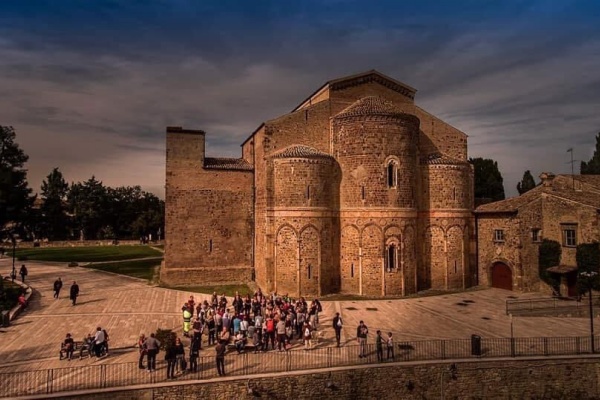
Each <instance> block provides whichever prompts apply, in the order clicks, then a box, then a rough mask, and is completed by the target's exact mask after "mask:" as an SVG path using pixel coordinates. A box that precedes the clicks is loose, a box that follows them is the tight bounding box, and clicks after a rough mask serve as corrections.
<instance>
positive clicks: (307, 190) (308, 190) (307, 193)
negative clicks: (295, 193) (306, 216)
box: [306, 185, 310, 200]
mask: <svg viewBox="0 0 600 400" xmlns="http://www.w3.org/2000/svg"><path fill="white" fill-rule="evenodd" d="M306 198H307V199H309V200H310V185H308V186H307V187H306Z"/></svg>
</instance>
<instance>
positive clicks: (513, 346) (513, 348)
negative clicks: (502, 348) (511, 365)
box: [510, 337, 516, 358]
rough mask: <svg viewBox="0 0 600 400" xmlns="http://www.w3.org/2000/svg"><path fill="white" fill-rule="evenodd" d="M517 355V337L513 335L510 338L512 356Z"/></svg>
mask: <svg viewBox="0 0 600 400" xmlns="http://www.w3.org/2000/svg"><path fill="white" fill-rule="evenodd" d="M515 355H516V351H515V338H514V337H511V338H510V356H511V357H513V358H514V357H515Z"/></svg>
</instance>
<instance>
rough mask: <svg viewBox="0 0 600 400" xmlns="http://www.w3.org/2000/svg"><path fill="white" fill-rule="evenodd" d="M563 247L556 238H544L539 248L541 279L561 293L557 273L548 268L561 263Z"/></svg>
mask: <svg viewBox="0 0 600 400" xmlns="http://www.w3.org/2000/svg"><path fill="white" fill-rule="evenodd" d="M561 254H562V248H561V245H560V243H558V242H557V241H555V240H550V239H544V240H543V241H542V243H541V244H540V247H539V248H538V267H539V275H540V279H541V280H542V281H544V282H546V283H547V284H548V285H550V286H551V287H552V289H553V290H554V292H555V293H557V294H560V279H559V277H558V276H557V275H556V274H553V273H551V272H548V271H547V270H548V268H550V267H555V266H557V265H558V264H560V256H561Z"/></svg>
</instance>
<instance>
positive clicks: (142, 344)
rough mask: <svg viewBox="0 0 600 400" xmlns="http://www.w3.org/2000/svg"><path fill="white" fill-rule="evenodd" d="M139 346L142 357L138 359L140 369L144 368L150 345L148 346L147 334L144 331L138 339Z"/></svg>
mask: <svg viewBox="0 0 600 400" xmlns="http://www.w3.org/2000/svg"><path fill="white" fill-rule="evenodd" d="M138 348H139V351H140V358H139V360H138V367H139V369H144V368H145V367H144V357H146V355H147V354H148V346H146V336H145V335H144V334H143V333H142V334H141V335H140V338H139V339H138Z"/></svg>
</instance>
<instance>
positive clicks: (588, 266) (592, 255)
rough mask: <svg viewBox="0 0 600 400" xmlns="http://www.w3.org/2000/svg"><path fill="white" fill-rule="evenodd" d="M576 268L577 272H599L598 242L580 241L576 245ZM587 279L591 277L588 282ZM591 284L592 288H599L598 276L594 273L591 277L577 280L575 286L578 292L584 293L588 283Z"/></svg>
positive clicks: (599, 279) (599, 255) (599, 246)
mask: <svg viewBox="0 0 600 400" xmlns="http://www.w3.org/2000/svg"><path fill="white" fill-rule="evenodd" d="M575 257H576V259H577V269H578V272H579V273H581V272H595V273H596V274H598V273H599V271H598V269H599V267H600V245H599V244H598V242H593V243H582V244H580V245H578V246H577V253H576V256H575ZM588 279H592V281H591V282H590V281H589V280H588ZM590 283H591V284H592V288H593V289H594V290H600V277H599V276H598V275H596V276H595V277H593V278H584V279H581V277H579V279H578V280H577V288H578V290H579V293H584V292H586V291H587V290H588V288H589V284H590Z"/></svg>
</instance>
